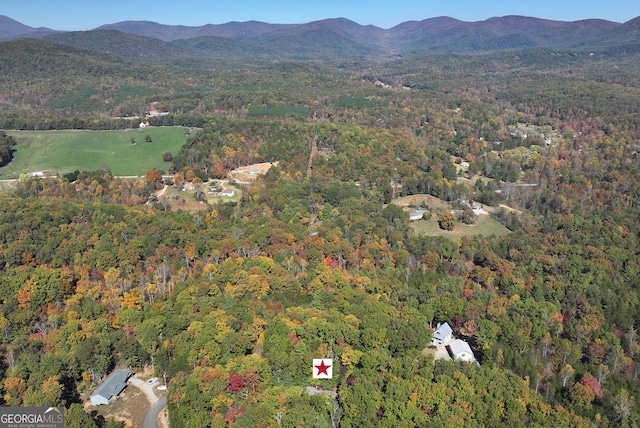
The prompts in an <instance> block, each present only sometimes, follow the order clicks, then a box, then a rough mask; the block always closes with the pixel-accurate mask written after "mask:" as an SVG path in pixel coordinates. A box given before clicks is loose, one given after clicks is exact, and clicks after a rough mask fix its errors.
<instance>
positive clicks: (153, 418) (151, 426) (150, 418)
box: [142, 396, 167, 428]
mask: <svg viewBox="0 0 640 428" xmlns="http://www.w3.org/2000/svg"><path fill="white" fill-rule="evenodd" d="M166 405H167V397H166V396H164V397H162V398H160V399H159V400H158V401H156V402H155V403H153V405H152V406H151V407H150V408H149V410H147V413H146V414H145V415H144V421H142V426H143V427H144V428H157V426H158V415H159V414H160V412H161V411H162V409H164V406H166Z"/></svg>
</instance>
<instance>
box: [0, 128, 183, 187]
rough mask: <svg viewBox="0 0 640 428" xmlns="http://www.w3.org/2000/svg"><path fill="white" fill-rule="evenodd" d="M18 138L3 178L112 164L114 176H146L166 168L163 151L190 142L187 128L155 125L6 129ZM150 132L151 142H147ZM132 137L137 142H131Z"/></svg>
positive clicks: (2, 170) (1, 171) (0, 170)
mask: <svg viewBox="0 0 640 428" xmlns="http://www.w3.org/2000/svg"><path fill="white" fill-rule="evenodd" d="M5 132H6V133H7V134H8V135H12V136H14V137H15V138H16V140H17V141H18V144H17V145H16V153H15V156H14V159H13V161H12V162H11V163H10V164H9V165H7V166H5V167H2V168H0V178H3V179H6V178H17V177H18V176H19V175H20V174H22V173H30V172H35V171H44V170H46V171H49V173H50V174H64V173H67V172H71V171H75V170H76V169H77V170H80V171H93V170H96V169H99V168H102V167H103V166H108V167H109V168H110V169H111V172H112V174H114V175H144V174H145V173H146V172H147V171H148V170H150V169H153V168H158V169H160V170H166V169H167V167H168V166H169V164H168V163H166V162H163V160H162V154H163V153H165V152H171V153H173V154H176V153H177V152H178V150H180V148H181V147H182V145H183V144H184V143H185V142H186V140H187V136H186V135H185V132H184V128H181V127H151V128H146V129H127V130H121V131H74V130H68V131H5ZM147 135H149V136H150V137H151V139H152V142H151V143H147V142H146V141H145V137H146V136H147ZM131 138H133V139H134V140H135V142H136V144H135V145H133V144H131Z"/></svg>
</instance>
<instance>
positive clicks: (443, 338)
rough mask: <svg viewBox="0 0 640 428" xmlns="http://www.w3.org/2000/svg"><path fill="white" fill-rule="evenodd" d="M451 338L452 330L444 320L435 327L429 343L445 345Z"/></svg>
mask: <svg viewBox="0 0 640 428" xmlns="http://www.w3.org/2000/svg"><path fill="white" fill-rule="evenodd" d="M451 339H453V330H451V326H450V325H449V323H446V322H445V323H444V324H440V325H439V326H438V328H436V331H434V332H433V335H432V336H431V345H433V346H438V345H446V344H447V342H449V341H450V340H451Z"/></svg>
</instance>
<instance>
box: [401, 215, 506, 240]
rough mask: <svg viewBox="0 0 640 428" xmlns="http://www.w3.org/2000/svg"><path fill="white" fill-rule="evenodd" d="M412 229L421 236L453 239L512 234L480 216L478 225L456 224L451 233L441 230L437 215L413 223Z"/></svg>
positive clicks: (488, 217)
mask: <svg viewBox="0 0 640 428" xmlns="http://www.w3.org/2000/svg"><path fill="white" fill-rule="evenodd" d="M411 227H412V228H413V230H415V231H416V232H417V233H418V234H420V235H430V236H437V235H440V236H444V237H447V238H451V239H455V238H459V237H461V236H473V235H485V236H490V235H495V236H504V235H507V234H509V233H511V232H510V231H509V229H507V228H506V227H504V226H503V225H501V224H500V223H498V222H497V221H496V220H494V219H492V218H491V217H490V216H488V215H479V216H478V218H477V219H476V223H475V224H472V225H468V224H464V223H461V222H458V223H456V227H455V229H454V230H452V231H451V232H447V231H446V230H442V229H440V226H439V225H438V216H437V215H435V214H434V215H433V217H431V219H429V220H418V221H412V222H411Z"/></svg>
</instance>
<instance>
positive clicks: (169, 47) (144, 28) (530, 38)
mask: <svg viewBox="0 0 640 428" xmlns="http://www.w3.org/2000/svg"><path fill="white" fill-rule="evenodd" d="M0 19H2V22H5V23H6V25H5V28H4V30H3V31H2V32H0V40H2V39H4V40H11V39H15V38H19V37H28V38H47V39H49V40H52V41H56V42H59V43H65V44H70V45H73V46H77V47H84V48H87V49H93V50H99V51H103V52H116V53H117V54H119V55H124V56H130V57H135V58H140V57H143V56H144V54H143V53H144V52H147V51H149V50H151V51H152V52H157V51H162V52H163V55H157V54H156V55H154V54H153V53H152V54H151V55H148V56H147V58H148V59H154V60H159V59H161V58H162V59H164V60H168V59H172V58H181V57H185V56H191V57H196V56H205V57H214V58H221V57H225V58H233V59H256V58H263V59H271V60H274V59H322V60H327V59H339V58H363V57H366V58H371V57H387V56H392V55H408V54H424V53H438V52H446V53H456V54H469V53H487V52H498V51H504V50H516V49H528V48H548V49H574V50H591V51H598V50H603V49H612V48H615V47H623V48H624V47H626V48H629V47H632V48H633V49H637V44H638V28H639V25H640V24H639V23H638V19H637V18H636V19H633V20H630V21H628V22H626V23H623V24H620V23H616V22H610V21H605V20H598V19H590V20H582V21H574V22H564V21H552V20H546V19H539V18H531V17H523V16H504V17H495V18H490V19H487V20H484V21H477V22H465V21H460V20H457V19H453V18H449V17H437V18H429V19H424V20H421V21H408V22H403V23H401V24H398V25H396V26H394V27H392V28H390V29H382V28H379V27H376V26H374V25H360V24H358V23H356V22H353V21H351V20H348V19H345V18H335V19H325V20H320V21H314V22H308V23H303V24H270V23H265V22H259V21H247V22H228V23H225V24H215V25H214V24H208V25H203V26H198V27H189V26H183V25H163V24H159V23H156V22H150V21H124V22H118V23H114V24H105V25H102V26H100V27H98V28H96V29H93V30H90V31H75V32H54V31H53V30H50V29H36V28H32V27H29V26H26V25H24V24H21V23H19V22H17V21H14V20H11V19H10V18H8V17H5V16H2V17H0ZM105 31H117V32H119V33H122V34H123V36H122V40H117V36H115V35H114V34H110V33H106V32H105ZM125 35H135V36H141V37H144V38H146V39H142V38H131V37H130V36H129V37H128V38H127V36H125ZM104 36H106V37H107V38H108V39H109V40H110V42H107V41H103V42H100V41H99V39H100V37H104ZM149 40H153V41H154V42H155V44H156V45H155V46H154V47H151V46H150V45H149V43H148V42H149ZM122 43H128V44H130V48H131V49H129V50H123V49H122V48H121V47H118V46H121V45H122ZM134 47H135V48H134Z"/></svg>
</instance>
